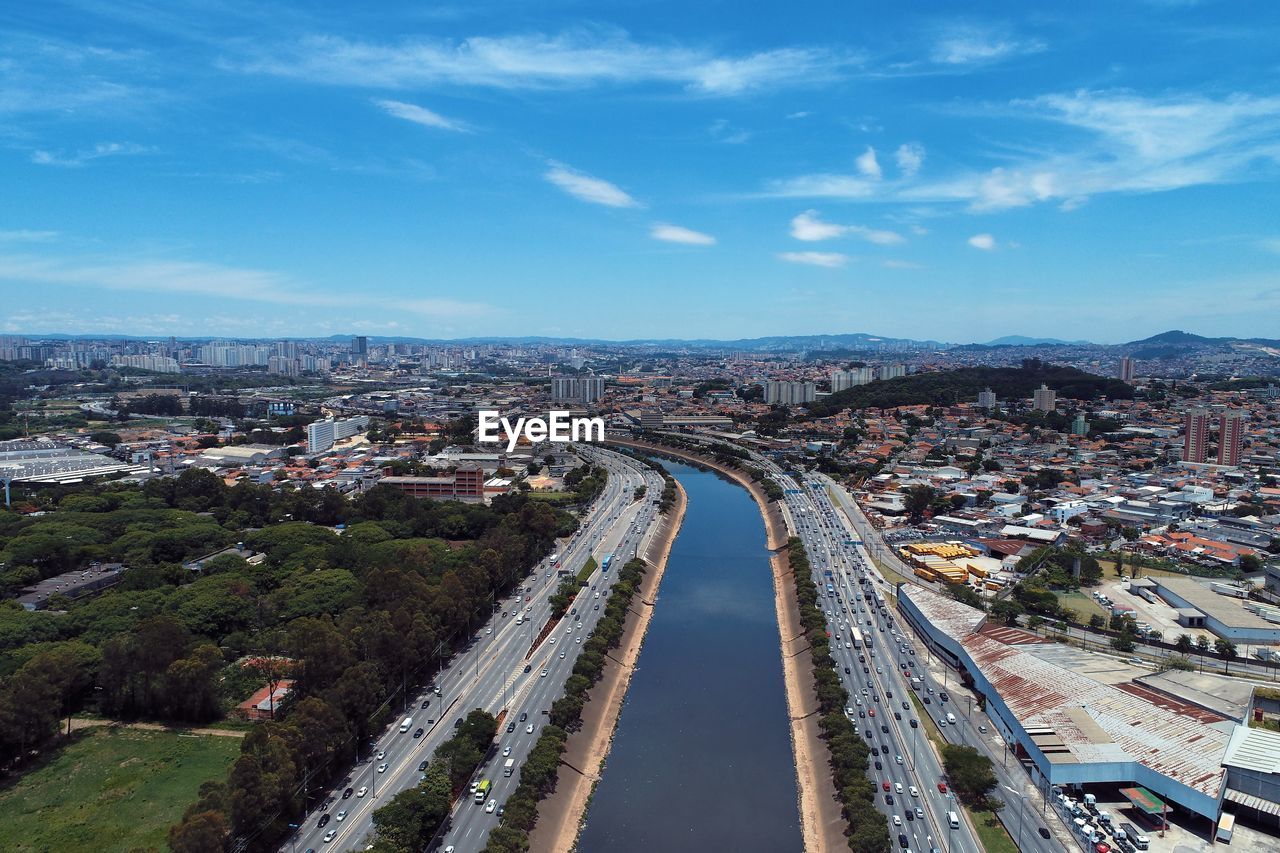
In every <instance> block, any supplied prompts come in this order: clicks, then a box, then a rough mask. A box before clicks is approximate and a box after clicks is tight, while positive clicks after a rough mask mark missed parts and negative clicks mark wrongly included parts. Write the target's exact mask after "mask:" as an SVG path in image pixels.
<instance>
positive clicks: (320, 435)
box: [307, 418, 333, 453]
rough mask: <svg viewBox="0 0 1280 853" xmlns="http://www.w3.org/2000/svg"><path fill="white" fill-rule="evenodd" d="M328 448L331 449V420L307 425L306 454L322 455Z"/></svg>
mask: <svg viewBox="0 0 1280 853" xmlns="http://www.w3.org/2000/svg"><path fill="white" fill-rule="evenodd" d="M330 447H333V419H332V418H326V419H324V420H322V421H312V422H311V423H309V424H307V452H308V453H324V452H325V451H326V450H328V449H329V448H330Z"/></svg>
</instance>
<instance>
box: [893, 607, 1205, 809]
mask: <svg viewBox="0 0 1280 853" xmlns="http://www.w3.org/2000/svg"><path fill="white" fill-rule="evenodd" d="M900 594H903V595H906V596H907V597H909V598H910V600H911V601H912V603H914V604H915V605H917V607H919V609H920V611H921V613H923V614H924V615H925V617H926V618H927V619H928V620H929V621H930V622H931V623H932V624H933V625H934V627H935V628H938V629H941V630H942V631H944V632H945V633H947V634H949V635H950V636H951V637H953V638H954V639H956V640H957V641H958V642H959V643H960V644H961V645H962V646H963V648H964V649H965V651H966V652H967V653H968V655H969V657H970V658H971V659H972V661H973V663H974V665H975V666H977V668H978V669H979V670H980V671H981V672H982V673H983V675H984V676H985V677H986V678H987V680H988V681H990V683H991V684H992V686H993V687H994V688H995V690H996V691H997V692H998V693H999V695H1000V697H1001V699H1003V701H1004V702H1005V704H1006V705H1007V706H1008V708H1009V710H1010V711H1011V712H1012V713H1013V715H1014V716H1015V717H1016V718H1017V720H1018V721H1019V722H1020V723H1021V724H1022V726H1023V728H1024V729H1026V730H1027V731H1028V732H1036V733H1037V734H1036V735H1035V736H1034V738H1033V739H1036V740H1037V741H1039V740H1042V739H1043V740H1045V741H1046V743H1049V742H1050V740H1051V739H1052V744H1053V747H1052V750H1051V751H1050V752H1047V753H1046V757H1047V758H1048V760H1049V761H1050V762H1054V763H1081V764H1093V763H1109V762H1126V761H1134V762H1138V763H1141V764H1143V765H1145V766H1146V767H1149V768H1151V769H1152V770H1154V771H1155V772H1157V773H1160V774H1161V775H1163V776H1167V777H1169V778H1171V779H1174V780H1176V781H1178V782H1181V783H1182V784H1184V785H1186V786H1188V787H1190V788H1194V789H1195V790H1198V791H1200V792H1202V793H1204V794H1206V795H1208V796H1211V797H1214V798H1216V797H1217V796H1218V793H1219V791H1220V789H1221V787H1222V782H1223V777H1224V772H1223V769H1222V756H1223V754H1224V752H1225V751H1226V748H1227V742H1228V733H1227V732H1224V731H1222V730H1220V729H1221V727H1215V726H1213V725H1206V723H1207V722H1210V721H1214V722H1222V721H1223V718H1222V717H1219V716H1217V715H1214V714H1212V713H1210V712H1208V711H1205V710H1204V709H1201V708H1196V707H1195V706H1192V705H1189V704H1187V703H1179V702H1177V701H1176V700H1173V699H1171V698H1169V697H1167V696H1164V695H1161V694H1156V693H1155V692H1154V691H1150V690H1147V689H1142V688H1138V689H1136V690H1135V689H1132V687H1129V686H1126V687H1128V689H1121V688H1119V687H1116V686H1113V685H1110V684H1105V683H1103V682H1100V681H1097V680H1095V679H1093V678H1090V677H1089V676H1088V675H1086V674H1084V673H1082V672H1080V671H1079V670H1075V669H1068V668H1065V667H1062V666H1060V665H1058V664H1057V663H1054V662H1053V661H1051V660H1046V659H1044V658H1043V657H1041V656H1038V655H1035V654H1032V653H1030V652H1029V651H1026V650H1025V649H1024V648H1021V647H1019V646H1016V645H1009V644H1007V643H1003V642H1000V641H999V640H997V639H994V638H993V637H992V636H991V635H990V634H989V633H988V632H986V631H982V632H978V631H975V630H974V628H975V627H977V625H978V624H979V623H980V622H981V620H982V618H983V614H982V613H980V612H979V611H977V610H974V609H973V608H971V607H968V606H966V605H963V604H960V603H959V602H956V601H953V600H951V599H949V598H946V597H944V596H941V595H938V594H937V593H934V592H931V591H929V590H926V589H923V588H918V587H909V586H906V585H904V586H903V587H902V589H901V591H900ZM1157 699H1158V700H1159V701H1158V703H1157V701H1156V700H1157ZM1059 741H1060V743H1061V746H1059V745H1058V742H1059Z"/></svg>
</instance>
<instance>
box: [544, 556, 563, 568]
mask: <svg viewBox="0 0 1280 853" xmlns="http://www.w3.org/2000/svg"><path fill="white" fill-rule="evenodd" d="M547 559H549V560H551V565H553V566H558V565H560V555H559V554H552V555H551V556H550V557H548V558H547Z"/></svg>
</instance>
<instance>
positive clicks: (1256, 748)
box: [1222, 726, 1280, 774]
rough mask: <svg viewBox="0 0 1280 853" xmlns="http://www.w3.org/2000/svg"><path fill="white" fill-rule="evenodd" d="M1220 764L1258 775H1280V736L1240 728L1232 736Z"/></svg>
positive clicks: (1243, 727)
mask: <svg viewBox="0 0 1280 853" xmlns="http://www.w3.org/2000/svg"><path fill="white" fill-rule="evenodd" d="M1222 763H1223V764H1226V765H1229V766H1231V767H1239V768H1241V769H1242V770H1254V771H1257V772H1258V773H1273V774H1274V773H1280V734H1277V733H1276V732H1273V731H1268V730H1267V729H1251V728H1249V727H1247V726H1241V727H1240V728H1238V729H1236V732H1235V734H1234V735H1232V737H1231V743H1230V745H1228V746H1227V754H1226V755H1225V756H1224V757H1223V759H1222Z"/></svg>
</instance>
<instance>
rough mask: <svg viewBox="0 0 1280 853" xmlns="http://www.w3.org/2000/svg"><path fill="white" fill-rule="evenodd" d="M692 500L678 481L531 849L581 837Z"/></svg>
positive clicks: (566, 845)
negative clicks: (672, 503)
mask: <svg viewBox="0 0 1280 853" xmlns="http://www.w3.org/2000/svg"><path fill="white" fill-rule="evenodd" d="M686 503H687V499H686V496H685V493H684V489H683V488H681V487H680V484H679V483H677V484H676V502H675V506H674V507H672V510H671V512H670V513H669V514H668V515H667V518H666V521H665V522H664V524H663V527H662V529H661V530H660V531H659V532H658V533H657V534H655V536H654V539H653V540H652V541H651V542H650V543H649V547H648V548H647V549H646V556H647V557H649V558H650V559H648V560H647V561H646V562H648V563H649V566H650V568H649V571H648V572H647V573H646V574H645V576H644V580H643V581H642V582H641V584H640V590H639V594H638V595H637V596H636V598H634V599H632V603H631V615H630V616H629V617H628V618H627V624H626V627H625V629H624V630H623V633H622V641H621V642H620V643H619V645H618V648H616V649H614V650H613V652H611V653H610V655H609V657H608V661H607V663H606V664H605V668H604V673H603V674H602V676H601V678H600V681H599V682H598V683H597V684H596V686H595V687H593V688H591V690H590V691H589V692H588V694H587V696H588V701H587V704H586V705H585V706H584V707H583V709H582V727H581V728H580V729H579V730H578V731H576V732H574V733H573V734H572V735H570V737H569V740H568V741H567V742H566V743H565V752H564V756H563V757H562V758H561V765H560V772H559V773H558V774H557V776H556V788H555V792H554V793H553V794H551V795H550V796H549V797H547V798H546V799H544V800H543V801H542V802H541V803H540V804H539V806H538V824H537V826H535V827H534V829H533V832H531V833H530V834H529V849H530V850H535V851H544V850H545V851H553V853H567V851H569V850H572V849H573V846H574V844H575V843H576V842H577V840H578V830H579V828H580V827H581V825H582V820H583V818H584V817H585V816H586V812H587V805H588V803H590V801H591V792H592V790H594V788H595V784H596V782H597V781H599V779H600V773H601V771H602V770H603V768H604V760H605V758H606V757H607V756H608V754H609V747H610V745H611V744H612V742H613V732H614V728H615V727H616V726H617V722H618V715H619V714H620V713H622V700H623V699H624V698H626V695H627V688H628V686H630V684H631V673H632V672H633V671H634V669H635V664H636V660H637V659H638V658H639V657H640V648H641V646H642V645H643V644H644V635H645V632H646V631H647V630H648V629H649V620H650V619H651V618H652V616H653V607H654V600H655V598H656V597H657V592H658V587H659V585H660V584H661V583H662V576H663V574H664V573H665V572H666V569H667V555H668V554H670V553H671V543H673V542H674V541H675V538H676V534H677V533H679V532H680V524H681V523H682V522H683V521H684V510H685V506H686Z"/></svg>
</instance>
